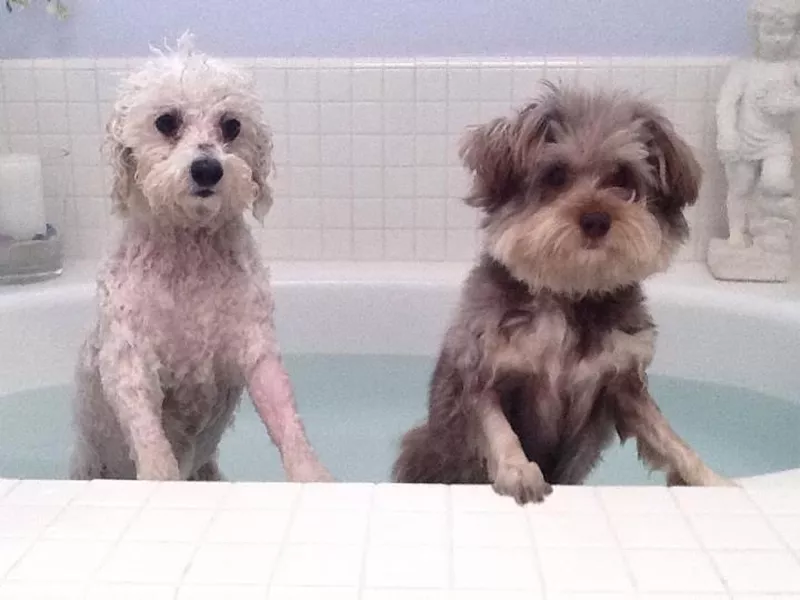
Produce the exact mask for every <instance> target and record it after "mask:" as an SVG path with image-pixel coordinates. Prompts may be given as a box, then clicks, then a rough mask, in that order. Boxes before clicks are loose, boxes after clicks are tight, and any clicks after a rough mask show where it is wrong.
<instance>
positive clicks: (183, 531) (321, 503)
mask: <svg viewBox="0 0 800 600" xmlns="http://www.w3.org/2000/svg"><path fill="white" fill-rule="evenodd" d="M798 550H800V489H795V490H786V489H782V490H770V489H751V490H744V489H738V488H719V489H671V490H670V489H666V488H662V487H649V488H591V487H573V488H567V487H558V488H556V490H555V492H554V493H553V495H552V497H550V498H549V499H548V500H547V501H546V502H545V503H544V504H542V505H538V506H529V507H526V508H519V507H517V506H516V505H515V504H513V502H511V501H509V500H507V499H504V498H500V497H498V496H496V495H494V494H493V493H492V492H491V490H490V489H489V488H488V487H468V486H458V487H445V486H397V485H388V484H380V485H372V484H328V485H314V484H312V485H306V486H300V485H291V484H280V483H271V484H270V483H236V484H231V483H223V484H197V483H191V484H189V483H173V484H157V483H143V482H116V481H95V482H71V481H61V482H53V481H41V482H40V481H23V482H17V481H3V480H0V598H4V599H5V598H32V597H35V598H58V599H59V600H69V599H71V598H98V599H101V598H102V599H103V600H107V599H109V598H113V599H115V600H117V599H120V598H147V599H148V600H160V599H162V598H163V599H167V598H169V599H178V600H188V599H200V598H225V599H226V600H227V599H238V598H248V599H249V598H260V599H262V600H263V599H269V600H311V599H313V600H324V599H330V600H357V599H358V600H422V599H424V600H477V599H479V598H480V599H483V598H491V599H492V600H517V599H519V600H522V599H530V598H542V597H545V598H547V599H548V600H554V599H558V600H565V599H567V598H570V599H573V600H574V599H577V598H583V599H584V600H588V599H595V600H598V599H600V598H606V599H611V598H613V599H615V600H633V598H647V599H652V600H655V599H656V598H660V599H662V600H666V599H667V598H685V599H686V600H688V599H692V600H698V599H699V600H715V599H722V598H735V599H738V600H756V599H757V598H765V597H770V598H772V597H773V595H778V596H777V597H778V598H797V597H799V596H800V562H799V561H798Z"/></svg>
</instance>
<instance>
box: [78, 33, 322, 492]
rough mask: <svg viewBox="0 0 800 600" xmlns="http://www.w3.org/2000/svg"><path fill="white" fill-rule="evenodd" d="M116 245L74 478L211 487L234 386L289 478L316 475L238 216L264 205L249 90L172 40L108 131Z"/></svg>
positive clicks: (90, 347)
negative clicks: (117, 219)
mask: <svg viewBox="0 0 800 600" xmlns="http://www.w3.org/2000/svg"><path fill="white" fill-rule="evenodd" d="M107 143H108V146H109V148H110V152H111V156H112V164H113V170H114V173H113V175H114V180H113V189H112V196H113V200H114V203H115V208H116V209H117V210H118V212H120V213H121V214H122V215H123V216H124V218H125V227H124V233H123V237H122V241H121V244H120V246H119V248H118V249H117V251H116V252H114V253H113V255H112V256H111V258H110V260H109V261H108V263H107V264H106V266H105V268H104V269H103V270H102V272H101V273H100V275H99V278H98V295H99V304H100V306H99V308H100V311H99V319H98V322H97V324H96V326H95V328H94V330H93V332H92V333H91V335H90V336H89V339H88V340H87V341H86V343H85V344H84V346H83V349H82V352H81V356H80V361H79V365H78V370H77V383H78V393H77V402H76V424H77V428H78V441H77V445H76V449H75V454H74V457H73V464H72V476H73V477H75V478H81V479H84V478H134V477H136V478H138V479H159V480H175V479H193V480H216V479H220V478H221V474H220V472H219V469H218V466H217V446H218V444H219V441H220V438H221V436H222V434H223V432H224V431H225V429H226V428H227V426H228V425H229V423H230V422H231V420H232V417H233V413H234V410H235V408H236V406H237V404H238V402H239V398H240V396H241V393H242V391H243V389H244V387H245V386H247V388H248V390H249V392H250V396H251V397H252V399H253V401H254V403H255V405H256V408H257V410H258V413H259V414H260V416H261V418H262V420H263V421H264V423H265V424H266V426H267V429H268V431H269V434H270V436H271V438H272V440H273V442H274V443H275V445H276V446H277V447H278V449H279V451H280V453H281V457H282V460H283V465H284V468H285V470H286V474H287V477H288V479H290V480H292V481H319V480H329V479H330V475H329V474H328V472H327V471H326V470H325V468H324V467H323V466H322V465H321V464H320V462H319V461H318V460H317V458H316V456H315V453H314V451H313V450H312V448H311V446H310V444H309V443H308V441H307V439H306V435H305V433H304V429H303V426H302V423H301V421H300V419H299V417H298V415H297V412H296V409H295V404H294V400H293V397H292V390H291V387H290V384H289V379H288V377H287V375H286V372H285V371H284V368H283V366H282V363H281V357H280V352H279V348H278V344H277V342H276V339H275V330H274V327H273V322H272V312H273V303H272V297H271V295H270V291H269V287H268V281H267V271H266V269H265V268H264V267H263V266H262V264H261V261H260V259H259V256H258V252H257V249H256V247H255V244H254V241H253V239H252V237H251V235H250V232H249V230H248V228H247V226H246V225H245V222H244V212H245V211H246V210H252V212H253V214H254V215H255V217H256V218H257V219H259V220H260V219H261V218H262V217H263V216H264V214H265V213H266V212H267V210H268V209H269V207H270V204H271V202H272V198H271V195H270V189H269V187H268V184H267V176H268V175H269V172H270V167H271V164H272V163H271V149H272V144H271V140H270V133H269V129H268V128H267V126H266V124H265V123H264V122H263V120H262V113H261V109H260V107H259V102H258V99H257V98H256V96H255V94H254V92H253V89H252V85H251V82H250V81H249V79H248V78H247V77H246V76H245V75H244V74H243V73H241V72H240V71H238V70H237V69H235V68H233V67H232V66H230V65H227V64H225V63H223V62H220V61H217V60H213V59H210V58H208V57H206V56H204V55H202V54H200V53H197V52H195V51H193V49H192V45H191V39H190V38H189V37H188V36H184V37H182V38H181V40H180V41H179V43H178V49H177V51H175V52H171V51H170V52H168V53H166V54H160V55H159V56H157V57H156V58H154V59H153V60H152V61H150V62H149V63H148V64H147V65H146V66H145V67H144V68H143V69H142V70H140V71H139V72H137V73H134V74H133V75H131V76H130V77H129V78H128V79H127V80H126V81H125V82H124V83H123V84H122V86H121V88H120V95H119V99H118V101H117V103H116V105H115V107H114V113H113V115H112V117H111V120H110V123H109V125H108V139H107Z"/></svg>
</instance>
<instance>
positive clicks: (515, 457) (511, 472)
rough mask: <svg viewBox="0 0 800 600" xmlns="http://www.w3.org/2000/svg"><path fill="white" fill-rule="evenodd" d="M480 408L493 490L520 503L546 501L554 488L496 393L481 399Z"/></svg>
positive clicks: (486, 456)
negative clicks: (527, 453)
mask: <svg viewBox="0 0 800 600" xmlns="http://www.w3.org/2000/svg"><path fill="white" fill-rule="evenodd" d="M477 410H478V412H479V414H478V421H479V425H480V431H481V434H482V436H483V442H484V443H483V452H484V456H485V459H486V465H487V468H488V471H489V478H490V479H491V481H492V487H493V488H494V490H495V491H496V492H497V493H498V494H502V495H504V496H511V497H513V498H514V500H516V501H517V503H518V504H525V503H526V502H541V501H542V500H544V498H545V496H547V495H548V494H550V492H552V491H553V488H552V487H551V485H550V484H549V483H547V482H546V481H545V480H544V475H542V470H541V469H540V468H539V465H537V464H536V463H535V462H531V461H529V460H528V458H527V457H526V456H525V452H524V450H523V449H522V444H520V441H519V438H518V437H517V434H515V433H514V430H513V429H512V428H511V424H510V423H509V422H508V419H507V418H506V416H505V414H504V413H503V409H502V408H501V407H500V402H499V400H498V398H497V397H496V395H494V394H493V393H491V394H488V395H487V397H485V398H482V399H481V401H480V403H479V404H478V407H477Z"/></svg>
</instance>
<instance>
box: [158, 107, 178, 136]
mask: <svg viewBox="0 0 800 600" xmlns="http://www.w3.org/2000/svg"><path fill="white" fill-rule="evenodd" d="M180 127H181V119H180V117H179V116H178V114H177V113H174V112H168V113H164V114H163V115H161V116H160V117H158V118H157V119H156V129H158V131H159V132H160V133H161V134H162V135H165V136H167V137H172V136H174V135H175V134H176V133H178V129H180Z"/></svg>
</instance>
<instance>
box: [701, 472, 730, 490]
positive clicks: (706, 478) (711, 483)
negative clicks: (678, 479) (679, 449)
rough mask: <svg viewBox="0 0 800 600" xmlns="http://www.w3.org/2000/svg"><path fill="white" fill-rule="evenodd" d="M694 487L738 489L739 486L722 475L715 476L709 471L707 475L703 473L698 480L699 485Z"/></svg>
mask: <svg viewBox="0 0 800 600" xmlns="http://www.w3.org/2000/svg"><path fill="white" fill-rule="evenodd" d="M696 485H702V486H706V487H739V484H738V483H736V482H735V481H733V480H732V479H728V478H727V477H723V476H722V475H717V474H716V473H714V471H711V470H709V471H708V472H707V473H704V474H703V476H702V477H701V478H700V483H698V484H696Z"/></svg>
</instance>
